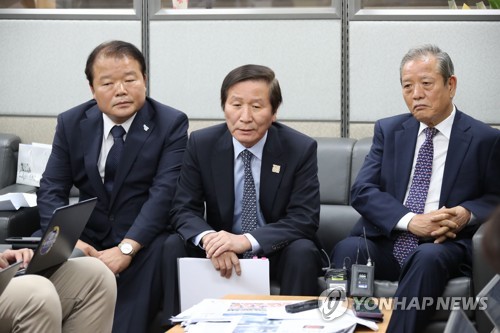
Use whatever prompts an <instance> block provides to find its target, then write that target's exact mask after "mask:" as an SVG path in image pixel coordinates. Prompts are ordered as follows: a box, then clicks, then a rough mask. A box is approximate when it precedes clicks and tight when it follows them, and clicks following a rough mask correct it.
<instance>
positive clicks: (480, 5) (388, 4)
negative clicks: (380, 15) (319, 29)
mask: <svg viewBox="0 0 500 333" xmlns="http://www.w3.org/2000/svg"><path fill="white" fill-rule="evenodd" d="M467 7H468V8H471V9H476V8H477V9H490V8H491V9H499V8H500V0H489V1H487V0H484V1H479V0H466V1H464V0H455V1H447V0H427V1H423V0H362V1H361V8H363V9H413V8H414V9H450V8H451V9H462V8H467Z"/></svg>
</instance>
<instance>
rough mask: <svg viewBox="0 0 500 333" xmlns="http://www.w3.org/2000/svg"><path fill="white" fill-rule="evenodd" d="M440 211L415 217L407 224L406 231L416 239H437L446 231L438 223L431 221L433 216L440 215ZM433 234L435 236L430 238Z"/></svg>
mask: <svg viewBox="0 0 500 333" xmlns="http://www.w3.org/2000/svg"><path fill="white" fill-rule="evenodd" d="M442 209H443V208H441V209H439V210H437V211H434V212H430V213H426V214H417V215H415V216H414V217H413V218H412V219H411V221H410V223H409V224H408V231H409V232H411V233H412V234H414V235H416V236H418V237H439V236H441V235H443V234H445V233H446V232H447V231H448V229H447V228H446V226H445V225H440V224H439V222H435V221H434V220H433V218H434V216H437V215H439V214H441V210H442ZM433 233H434V234H435V235H436V236H432V234H433Z"/></svg>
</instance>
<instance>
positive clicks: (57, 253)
mask: <svg viewBox="0 0 500 333" xmlns="http://www.w3.org/2000/svg"><path fill="white" fill-rule="evenodd" d="M96 203H97V198H92V199H88V200H84V201H80V202H77V203H75V204H72V205H68V206H63V207H59V208H57V209H56V210H54V213H53V214H52V218H51V220H50V223H49V226H48V227H47V230H46V231H45V233H44V235H43V236H42V238H41V240H40V243H39V244H38V246H37V248H36V250H35V253H34V254H33V258H31V261H30V262H29V264H28V266H27V267H26V269H21V270H19V271H18V272H17V273H16V276H18V275H23V274H37V273H40V272H42V271H44V270H46V269H48V268H51V267H54V266H57V265H59V264H62V263H63V262H65V261H66V260H68V258H69V257H70V256H71V253H72V252H73V249H74V247H75V245H76V242H77V241H78V239H79V238H80V235H81V234H82V232H83V229H84V228H85V225H86V224H87V221H88V220H89V218H90V215H91V214H92V211H93V210H94V207H95V205H96Z"/></svg>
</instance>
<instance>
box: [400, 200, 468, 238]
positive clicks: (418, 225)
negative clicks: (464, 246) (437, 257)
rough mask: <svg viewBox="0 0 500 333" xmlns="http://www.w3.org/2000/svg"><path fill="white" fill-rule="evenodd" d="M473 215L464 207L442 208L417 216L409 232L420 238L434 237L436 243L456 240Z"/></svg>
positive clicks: (409, 226) (409, 227)
mask: <svg viewBox="0 0 500 333" xmlns="http://www.w3.org/2000/svg"><path fill="white" fill-rule="evenodd" d="M470 216H471V213H470V212H469V211H468V210H467V209H465V208H463V207H462V206H456V207H452V208H446V207H442V208H440V209H438V210H436V211H434V212H430V213H426V214H417V215H415V216H414V217H413V218H412V220H411V221H410V224H409V225H408V231H410V232H411V233H413V234H415V235H417V236H418V237H432V238H434V243H442V242H444V241H445V240H447V239H448V238H450V239H454V238H455V237H457V234H458V233H459V232H460V231H461V230H462V229H463V228H464V226H465V225H466V224H467V222H468V221H469V219H470Z"/></svg>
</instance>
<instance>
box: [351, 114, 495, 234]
mask: <svg viewBox="0 0 500 333" xmlns="http://www.w3.org/2000/svg"><path fill="white" fill-rule="evenodd" d="M418 129H419V122H418V121H417V120H416V119H415V118H414V117H413V116H412V115H411V114H410V113H408V114H402V115H398V116H394V117H390V118H385V119H382V120H379V121H377V122H376V124H375V133H374V136H373V144H372V147H371V150H370V152H369V153H368V155H367V157H366V159H365V162H364V164H363V166H362V168H361V170H360V172H359V174H358V177H357V179H356V181H355V182H354V184H353V186H352V189H351V195H352V206H353V207H354V208H355V209H356V210H357V211H358V212H359V213H360V214H361V216H362V217H361V219H360V221H359V222H358V224H357V225H356V226H355V227H354V228H353V230H352V235H355V236H357V235H361V234H362V233H363V227H365V228H366V233H367V235H368V236H369V237H377V236H385V237H394V233H392V231H393V229H394V227H395V225H396V224H397V222H398V221H399V220H400V219H401V218H402V217H403V216H404V215H405V214H407V213H408V212H409V210H408V208H406V207H405V206H404V205H403V200H404V197H405V194H406V189H407V187H408V182H409V180H410V174H411V169H412V164H413V157H414V153H415V145H416V141H417V133H418ZM499 203H500V131H498V130H496V129H494V128H492V127H490V126H488V125H486V124H484V123H482V122H480V121H478V120H476V119H474V118H472V117H470V116H468V115H466V114H465V113H462V112H460V111H459V110H457V112H456V115H455V119H454V122H453V126H452V130H451V135H450V142H449V146H448V153H447V156H446V162H445V168H444V174H443V183H442V187H441V195H440V200H439V207H443V206H446V207H454V206H457V205H460V206H463V207H465V208H467V209H468V210H469V211H471V212H472V213H473V214H474V216H475V217H476V218H477V222H478V223H474V224H473V225H468V226H467V227H466V228H464V229H463V230H462V231H461V232H460V233H458V235H457V240H459V239H463V238H471V237H472V235H473V233H474V232H475V231H476V230H477V228H478V226H479V224H480V223H482V222H483V221H484V220H485V219H487V218H488V216H489V215H490V214H491V213H492V211H493V208H494V207H495V206H497V205H498V204H499Z"/></svg>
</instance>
